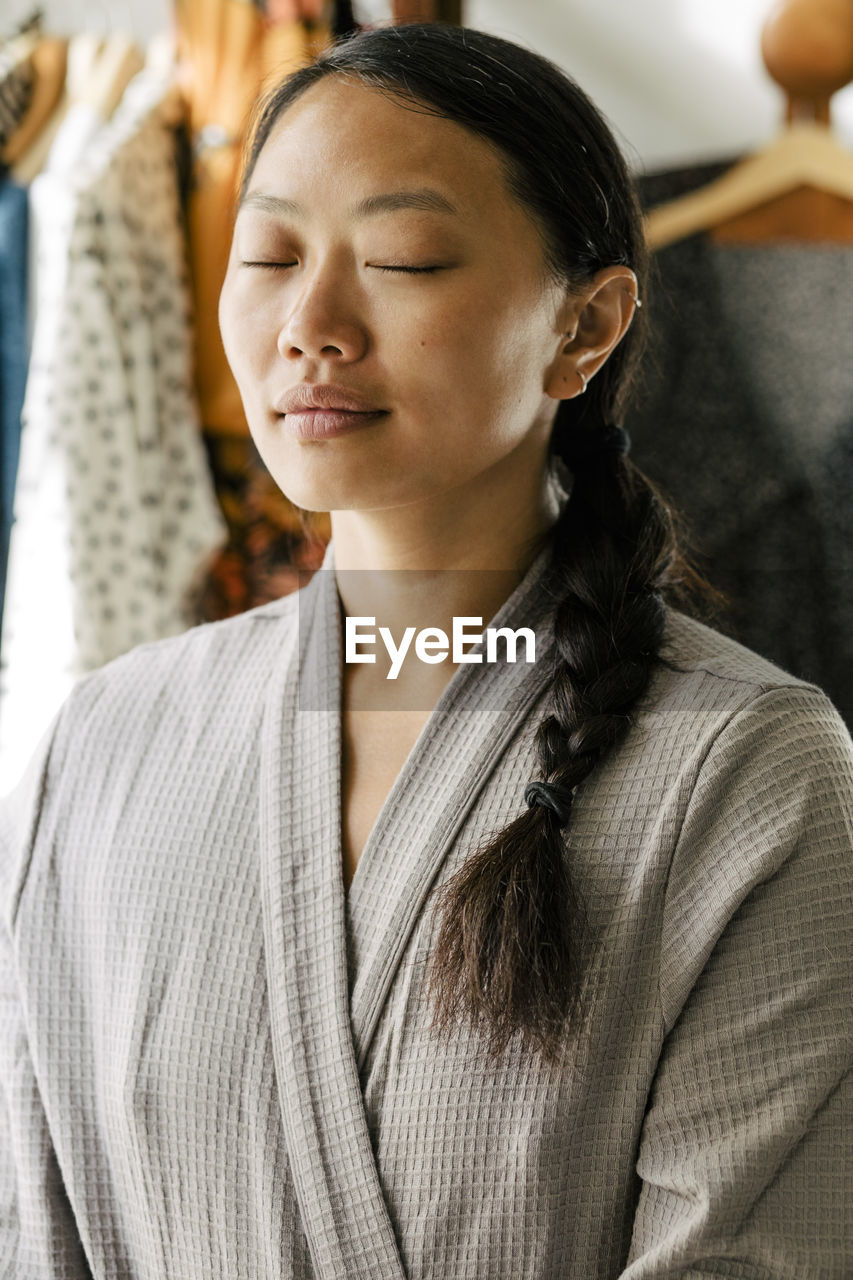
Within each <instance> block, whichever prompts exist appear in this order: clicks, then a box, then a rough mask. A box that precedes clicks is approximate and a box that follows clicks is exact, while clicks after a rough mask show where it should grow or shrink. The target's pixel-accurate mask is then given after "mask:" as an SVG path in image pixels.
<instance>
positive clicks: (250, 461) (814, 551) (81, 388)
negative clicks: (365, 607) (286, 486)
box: [0, 0, 853, 792]
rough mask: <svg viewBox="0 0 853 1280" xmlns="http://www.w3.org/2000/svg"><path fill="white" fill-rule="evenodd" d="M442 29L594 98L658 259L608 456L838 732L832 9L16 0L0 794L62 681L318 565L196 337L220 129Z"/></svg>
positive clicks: (0, 324)
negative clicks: (651, 488)
mask: <svg viewBox="0 0 853 1280" xmlns="http://www.w3.org/2000/svg"><path fill="white" fill-rule="evenodd" d="M432 20H441V21H455V22H460V21H461V22H463V23H464V24H465V25H467V26H472V27H478V28H480V29H483V30H486V31H490V32H493V33H495V34H498V35H502V36H505V37H508V38H510V39H514V40H517V41H519V42H520V43H523V44H527V45H529V46H530V47H532V48H533V49H536V50H537V51H539V52H541V53H543V54H545V55H546V56H548V57H550V58H552V59H553V60H554V61H556V62H557V63H558V64H559V65H560V66H561V67H563V68H564V69H565V70H566V71H568V72H569V73H570V74H571V75H573V76H574V77H575V78H576V79H577V80H578V81H579V82H580V84H581V85H582V86H583V87H584V88H585V89H586V90H587V92H588V93H589V94H590V95H591V96H592V98H593V99H594V100H595V102H596V103H597V104H598V106H599V107H600V108H601V109H602V110H603V112H604V113H605V115H606V116H607V117H608V119H609V120H610V122H611V124H612V126H613V128H614V130H615V132H616V135H617V137H618V139H619V141H620V143H621V145H622V147H623V149H624V153H625V155H626V158H627V160H628V162H629V165H630V166H631V168H632V170H633V171H634V173H635V174H636V176H637V182H638V189H639V191H640V196H641V200H642V202H643V204H644V208H645V210H646V212H647V215H648V223H647V225H648V236H649V242H650V245H651V247H652V248H653V250H654V256H653V264H654V271H653V278H652V281H651V285H650V290H649V295H648V297H647V298H646V299H645V302H646V306H647V313H646V314H647V315H648V319H649V326H650V349H649V357H648V361H647V368H646V371H645V376H644V379H643V383H642V386H641V387H640V388H639V391H638V394H637V397H636V400H635V403H634V404H633V406H632V407H631V409H630V411H629V413H628V416H627V419H626V424H625V425H626V426H627V428H628V430H629V432H630V434H631V437H632V441H633V449H632V456H633V457H634V459H635V461H636V462H637V463H638V465H640V466H641V467H642V468H643V470H644V471H646V473H647V474H648V475H649V476H650V477H651V478H652V479H654V480H655V481H656V482H657V483H658V484H659V485H660V486H661V487H662V488H663V489H664V491H665V492H666V493H667V495H668V496H669V497H670V498H671V499H672V500H673V501H674V502H675V504H676V505H677V506H678V507H680V508H681V509H682V511H683V512H684V513H685V516H686V518H687V520H688V522H689V526H690V528H691V530H692V534H693V543H694V546H695V549H696V556H697V559H698V560H699V563H700V566H701V568H702V569H703V571H704V572H705V573H706V575H707V576H708V577H710V578H711V580H712V582H714V583H715V585H717V586H719V587H720V588H722V589H723V590H724V591H725V592H726V593H727V594H728V596H729V599H730V606H729V609H728V611H727V613H726V615H725V616H724V617H721V619H720V621H719V623H718V625H719V626H720V627H721V629H723V630H725V631H727V632H728V633H729V634H731V635H733V636H734V637H735V638H737V639H739V640H741V641H742V642H743V643H745V644H747V645H748V646H749V647H750V648H753V649H756V650H758V651H759V652H761V653H763V654H764V655H765V656H767V657H769V658H770V659H772V660H773V661H775V662H777V663H778V664H779V665H781V666H782V667H784V668H785V669H786V670H788V671H791V672H793V673H794V674H796V675H798V676H802V677H803V678H805V679H809V680H813V681H814V682H816V683H817V684H819V685H820V686H821V687H822V688H824V689H825V690H826V691H827V693H829V695H830V697H832V699H833V701H834V702H835V703H836V705H837V706H838V707H839V709H840V710H841V712H842V714H843V715H844V716H845V718H846V719H847V722H848V724H853V676H851V674H850V673H851V672H853V500H851V488H853V483H852V482H853V361H851V359H850V357H849V348H850V346H851V345H853V289H851V285H853V86H851V85H850V81H851V80H853V0H788V2H787V3H777V4H773V3H769V2H768V0H634V2H633V3H629V2H628V0H524V2H523V3H520V2H518V0H516V2H513V0H462V2H461V3H460V2H459V0H455V2H454V0H432V2H430V0H395V2H393V3H392V2H390V0H389V2H387V3H385V2H383V0H364V2H363V3H360V4H359V3H352V4H350V3H330V2H328V0H301V2H300V0H258V2H257V3H250V2H249V0H120V2H117V0H109V2H108V0H103V2H97V0H53V2H52V3H51V2H47V0H46V2H45V3H42V4H41V5H40V6H39V7H38V9H37V10H36V9H35V8H34V7H33V5H32V3H30V2H29V0H6V4H5V6H4V11H3V16H2V18H0V161H2V167H0V413H1V414H2V419H0V498H1V499H2V507H0V516H2V537H3V541H2V544H0V601H2V609H3V614H2V633H0V792H2V791H5V790H7V789H8V787H9V786H10V785H12V784H13V783H14V781H15V780H16V779H17V776H18V775H19V774H20V772H21V770H22V768H23V765H24V763H25V762H26V760H27V758H28V757H29V755H30V753H31V751H32V749H33V747H34V745H35V742H36V741H37V739H38V737H39V736H40V734H41V733H42V731H43V730H44V729H45V728H46V726H47V723H48V722H49V720H50V718H51V716H52V715H53V713H54V711H55V710H56V708H57V707H58V705H59V703H60V702H61V701H62V699H63V698H64V696H65V695H66V693H67V692H68V690H69V688H70V687H71V684H72V683H73V682H74V680H76V679H78V678H79V677H80V676H81V675H83V674H85V672H87V671H90V670H93V669H94V668H96V667H97V666H99V665H101V664H102V663H104V662H106V661H109V660H110V659H111V658H113V657H116V656H118V654H120V653H122V652H124V651H126V650H127V649H128V648H130V647H132V646H133V645H135V644H139V643H143V642H145V641H148V640H155V639H158V638H160V637H162V636H165V635H170V634H174V633H175V632H177V631H179V630H181V629H183V628H184V627H186V626H190V625H193V624H195V623H197V622H200V621H206V620H213V619H216V618H221V617H226V616H229V615H231V614H234V613H237V612H240V611H241V610H244V609H247V608H251V607H253V606H254V605H257V604H261V603H264V602H265V601H267V600H269V599H272V598H274V597H276V596H278V595H281V594H283V593H284V592H286V591H290V590H292V589H294V587H295V586H296V585H297V583H298V580H299V574H300V573H301V572H303V571H304V570H306V569H308V570H310V569H311V568H313V567H316V565H317V564H318V563H319V561H320V560H321V559H322V553H323V549H324V545H325V539H326V537H327V536H328V528H327V525H326V523H325V521H324V519H323V518H318V519H314V520H313V521H311V522H305V521H303V520H302V519H301V518H300V515H299V513H298V512H296V511H295V510H294V509H293V508H292V507H291V506H290V505H289V503H288V502H287V501H286V499H284V498H283V496H282V495H281V494H280V493H279V492H278V490H277V489H276V488H275V486H274V485H273V483H272V481H271V480H270V479H269V477H268V476H267V474H266V472H265V470H264V468H263V466H262V464H261V463H260V460H259V458H258V457H257V454H256V453H255V451H254V448H253V445H252V442H251V440H250V438H249V436H248V432H247V429H246V426H245V422H244V420H243V414H242V408H241V406H240V402H239V397H238V396H237V393H236V388H235V387H234V385H233V382H232V380H231V377H230V373H229V371H228V369H227V366H226V365H225V362H224V356H223V355H222V351H221V346H220V343H219V337H218V330H217V326H216V299H217V296H218V291H219V286H220V283H221V279H222V275H223V272H224V262H225V257H226V255H227V248H228V242H229V236H230V219H231V208H232V199H233V193H234V187H235V182H236V177H237V173H238V169H239V157H240V148H241V145H242V142H243V138H244V135H245V129H246V123H247V119H248V115H249V112H250V110H251V106H252V104H253V102H254V101H255V99H256V97H257V95H258V93H259V91H260V90H261V88H262V86H263V85H264V84H265V83H267V82H268V81H269V80H271V79H273V78H275V77H276V76H278V75H281V74H282V72H284V71H286V70H288V69H291V68H293V67H296V66H298V65H300V64H301V63H302V62H304V61H305V60H307V59H310V58H311V57H313V56H314V55H315V54H316V53H317V52H318V51H319V50H321V49H322V48H323V47H325V46H326V45H327V44H328V43H329V42H330V41H331V40H333V39H335V38H337V37H340V36H341V35H344V34H346V33H347V32H348V31H351V30H353V29H356V28H357V27H359V26H372V25H379V24H384V23H389V22H406V21H432Z"/></svg>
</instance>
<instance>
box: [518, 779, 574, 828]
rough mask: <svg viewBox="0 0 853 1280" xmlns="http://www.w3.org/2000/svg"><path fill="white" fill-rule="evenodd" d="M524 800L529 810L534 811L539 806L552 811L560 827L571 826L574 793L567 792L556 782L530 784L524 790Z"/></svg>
mask: <svg viewBox="0 0 853 1280" xmlns="http://www.w3.org/2000/svg"><path fill="white" fill-rule="evenodd" d="M524 799H525V800H526V802H527V805H528V808H531V809H532V808H533V806H534V805H535V804H538V805H541V806H542V808H543V809H550V811H551V813H553V814H555V815H556V817H557V823H558V825H559V826H561V827H567V826H568V825H569V818H570V817H571V816H572V800H573V799H574V793H573V792H572V791H568V792H567V791H566V788H565V787H560V786H557V784H556V783H554V782H529V783H528V784H527V786H526V787H525V788H524Z"/></svg>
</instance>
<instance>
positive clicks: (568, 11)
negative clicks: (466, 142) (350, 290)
mask: <svg viewBox="0 0 853 1280" xmlns="http://www.w3.org/2000/svg"><path fill="white" fill-rule="evenodd" d="M365 4H366V6H368V8H369V10H370V12H372V13H375V12H376V11H377V8H380V7H381V4H380V0H365ZM33 5H34V0H5V2H4V5H3V9H4V16H3V19H2V26H3V28H4V29H8V28H9V27H10V26H11V25H12V24H13V23H14V22H16V21H19V20H21V19H22V18H23V17H25V16H26V15H27V14H28V13H29V12H30V10H31V9H32V8H33ZM465 5H466V9H465V12H466V20H467V22H468V24H469V25H470V26H474V27H480V28H482V29H483V30H486V31H494V32H495V33H496V34H498V35H504V36H507V37H509V38H510V39H516V40H520V41H522V42H524V43H527V44H529V45H530V46H531V47H532V48H534V49H537V50H538V51H539V52H541V53H544V54H546V55H547V56H548V57H551V58H553V59H554V61H555V62H557V63H559V64H560V65H561V66H563V67H565V69H566V70H567V71H569V72H570V73H571V74H572V75H574V76H575V77H576V79H578V80H579V81H580V83H581V84H582V85H583V87H584V88H585V89H587V90H588V91H589V92H590V93H591V95H592V97H593V98H594V99H595V100H596V102H597V103H598V104H599V106H600V107H601V108H602V110H603V111H604V112H605V113H606V114H607V115H608V116H609V118H610V120H611V122H612V123H613V124H614V125H615V127H616V130H617V133H618V134H619V135H620V137H621V138H622V140H623V142H624V145H625V149H626V152H627V153H628V155H629V157H630V158H631V159H632V160H633V162H634V165H635V167H646V168H651V167H660V166H665V165H668V164H677V163H680V162H682V161H683V162H690V161H691V160H698V159H706V158H714V157H717V156H727V155H731V154H734V153H735V152H738V151H740V150H743V149H746V148H752V147H754V146H756V145H757V144H759V143H761V142H762V141H764V140H766V139H768V138H770V137H771V136H772V135H773V133H774V131H775V130H776V129H777V128H778V127H779V123H780V121H781V118H782V114H783V110H784V107H783V100H782V95H781V93H780V92H779V91H778V90H777V89H776V87H775V86H774V85H773V83H772V82H771V81H770V80H769V78H768V77H767V75H766V73H765V71H764V69H763V66H762V64H761V58H760V52H759V34H760V30H761V24H762V21H763V19H764V17H765V16H766V14H767V13H768V12H769V10H770V9H771V8H772V7H773V0H465ZM42 7H43V8H44V9H45V11H46V13H47V18H48V21H49V23H50V24H51V25H52V26H53V28H54V29H56V30H58V31H62V32H71V31H77V30H83V29H89V30H101V31H111V30H113V31H114V30H117V29H120V30H130V31H131V33H132V34H133V35H134V36H135V37H136V38H137V39H138V40H139V41H141V42H144V41H146V40H147V39H148V38H149V37H150V36H151V35H153V34H154V33H155V32H156V31H159V30H162V29H163V28H165V27H166V26H167V25H168V23H169V20H170V18H169V15H170V13H171V0H42ZM836 104H837V110H836V124H837V127H838V130H839V133H840V134H841V135H842V136H843V137H845V138H847V139H848V140H849V141H850V142H851V145H853V90H851V89H848V90H846V91H845V92H844V93H843V94H841V95H839V96H838V97H837V98H836Z"/></svg>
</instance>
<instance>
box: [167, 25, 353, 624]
mask: <svg viewBox="0 0 853 1280" xmlns="http://www.w3.org/2000/svg"><path fill="white" fill-rule="evenodd" d="M300 7H301V8H303V9H306V8H307V10H312V5H307V6H300ZM259 8H261V9H263V8H264V6H259ZM259 8H256V7H255V6H254V5H252V4H248V3H245V2H244V0H178V3H177V4H176V6H175V17H176V22H177V28H178V37H179V49H180V58H181V62H182V63H183V64H185V65H186V67H187V68H189V69H190V74H188V76H187V84H186V96H187V106H188V127H189V131H190V137H191V141H192V155H193V161H192V172H191V179H190V184H189V194H188V201H187V218H188V225H189V249H190V275H191V281H192V291H193V299H194V314H195V316H196V326H195V360H194V365H195V379H196V388H197V393H198V399H199V406H200V413H201V419H202V423H203V428H204V435H205V443H206V445H207V450H208V456H209V459H210V467H211V471H212V474H213V477H214V482H215V485H216V492H217V495H218V498H219V501H220V504H221V506H222V509H223V511H224V512H225V515H226V518H227V522H228V542H227V544H226V546H225V547H224V548H223V550H222V552H221V554H220V555H219V556H217V557H216V559H215V561H214V563H213V564H212V565H211V568H210V572H209V574H208V576H207V581H206V584H205V587H204V592H203V595H202V597H201V600H200V617H201V618H204V619H205V620H206V621H214V620H216V619H218V618H224V617H228V616H230V615H232V614H233V613H235V612H237V611H239V610H242V609H247V608H251V607H253V606H255V605H258V604H265V603H268V602H269V601H270V600H272V599H275V598H276V597H277V596H278V595H280V594H281V593H282V591H284V590H292V589H293V587H292V583H293V582H294V581H295V580H296V578H297V577H298V575H299V572H300V570H301V569H302V568H304V567H310V568H317V567H318V565H319V564H320V563H321V562H322V558H323V551H324V547H325V542H326V541H327V540H328V537H329V530H328V527H327V525H324V524H323V523H322V522H321V523H320V524H319V525H318V528H319V530H320V535H321V540H319V541H318V540H317V539H315V538H312V537H309V536H308V535H307V534H306V532H305V529H304V527H303V523H302V517H301V513H300V512H299V511H298V510H297V509H296V507H294V505H293V503H291V502H289V501H288V499H287V498H285V497H283V495H282V494H281V492H280V491H279V490H278V488H277V486H276V485H275V484H274V483H273V482H272V480H271V479H270V477H269V474H268V472H267V470H266V467H265V466H264V464H263V463H262V462H261V460H260V458H259V457H258V455H257V451H256V450H255V448H254V445H253V443H252V440H251V437H250V435H249V428H248V426H247V424H246V417H245V413H244V411H243V404H242V401H241V399H240V393H239V391H238V390H237V384H236V382H235V381H234V375H233V374H232V372H231V369H230V368H229V366H228V362H227V360H226V358H225V351H224V349H223V346H222V338H221V336H220V333H219V320H218V302H219V294H220V291H221V288H222V282H223V280H224V279H225V270H226V267H227V264H228V254H229V252H230V248H231V234H232V231H233V226H234V212H235V204H236V198H237V188H238V184H239V177H240V168H241V160H242V149H243V145H244V141H245V136H246V131H247V128H248V124H249V120H250V117H251V113H252V109H253V107H254V106H255V104H256V102H257V100H258V98H259V96H260V95H261V92H262V90H263V89H264V87H265V85H267V84H268V83H270V82H271V81H272V80H273V79H275V80H276V81H278V80H281V79H283V78H284V76H285V75H286V74H287V73H288V72H290V71H295V70H296V69H297V68H298V67H300V66H302V65H303V64H305V63H306V62H309V61H310V60H311V58H312V57H313V56H315V54H316V53H318V52H319V50H320V49H322V48H324V47H325V46H326V45H327V44H328V43H329V41H330V39H331V33H330V30H329V27H328V24H327V23H325V22H321V21H316V22H310V23H309V22H308V21H306V20H305V17H306V14H305V13H304V12H303V13H302V14H301V15H300V13H297V12H296V11H295V10H293V11H291V10H290V9H289V8H288V7H287V6H284V7H283V8H281V9H275V11H274V12H273V13H268V14H267V15H266V17H265V16H263V15H262V13H261V12H259Z"/></svg>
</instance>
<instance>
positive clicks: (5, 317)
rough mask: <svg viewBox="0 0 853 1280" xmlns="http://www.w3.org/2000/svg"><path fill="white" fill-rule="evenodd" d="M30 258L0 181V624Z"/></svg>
mask: <svg viewBox="0 0 853 1280" xmlns="http://www.w3.org/2000/svg"><path fill="white" fill-rule="evenodd" d="M28 253H29V217H28V213H27V192H26V191H25V189H24V188H23V187H19V186H18V185H17V184H16V183H14V182H12V181H11V179H9V178H8V177H0V624H2V620H3V602H4V599H5V595H6V569H7V565H8V560H9V539H10V536H11V532H12V514H13V510H14V503H15V480H16V477H17V474H18V454H19V451H20V446H21V412H22V409H23V405H24V392H25V389H26V385H27V364H28V361H29V334H28V313H27V257H28Z"/></svg>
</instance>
